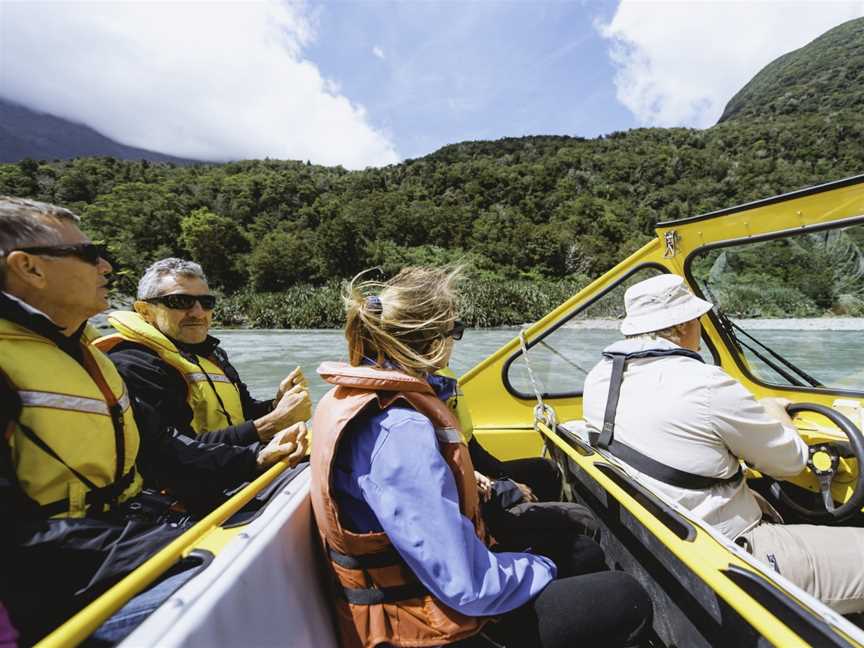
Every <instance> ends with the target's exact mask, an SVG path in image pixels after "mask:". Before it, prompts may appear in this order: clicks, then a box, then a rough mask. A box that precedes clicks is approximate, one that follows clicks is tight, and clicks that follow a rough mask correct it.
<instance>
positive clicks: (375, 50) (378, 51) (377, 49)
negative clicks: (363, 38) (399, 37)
mask: <svg viewBox="0 0 864 648" xmlns="http://www.w3.org/2000/svg"><path fill="white" fill-rule="evenodd" d="M372 53H373V54H374V55H375V56H377V57H378V58H379V59H381V60H382V61H383V60H384V59H385V58H386V57H385V56H384V50H382V49H381V48H380V47H378V46H377V45H376V46H375V47H373V48H372Z"/></svg>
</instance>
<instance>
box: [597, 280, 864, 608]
mask: <svg viewBox="0 0 864 648" xmlns="http://www.w3.org/2000/svg"><path fill="white" fill-rule="evenodd" d="M624 306H625V310H626V317H625V318H624V320H623V321H622V323H621V332H622V333H623V334H624V335H625V339H624V340H621V341H619V342H616V343H614V344H612V345H611V346H609V347H607V348H606V349H604V350H603V359H602V360H601V361H600V362H599V363H598V364H597V365H596V366H595V367H594V368H593V369H592V370H591V372H590V373H589V374H588V376H587V378H586V379H585V387H584V392H583V408H584V409H583V411H584V417H585V423H586V425H587V428H588V431H589V434H590V437H591V439H592V443H593V444H595V445H596V446H598V447H600V448H602V449H604V450H606V451H607V452H609V453H611V454H613V455H615V456H616V457H618V458H619V459H621V461H623V462H624V463H625V464H627V465H628V466H629V468H630V469H632V470H633V471H634V472H635V473H637V474H639V475H640V478H641V479H642V481H643V482H644V483H646V484H647V485H648V486H649V487H650V488H651V489H652V490H654V491H655V492H659V493H661V494H663V495H665V496H666V497H668V498H670V499H671V500H673V501H675V502H677V503H679V504H680V505H682V506H684V507H685V508H687V509H689V510H691V511H692V512H693V513H695V514H696V515H698V516H700V517H701V518H702V519H704V520H705V521H706V522H708V523H710V524H712V525H714V527H715V528H717V529H718V530H719V531H721V532H722V533H724V534H725V535H727V536H728V537H729V538H731V539H733V540H736V541H737V542H739V544H742V545H743V546H745V547H746V548H748V550H749V551H751V553H752V554H753V555H754V556H755V557H756V558H758V559H759V560H761V561H762V562H764V563H766V564H768V565H769V566H770V567H771V568H773V569H774V570H776V571H778V572H779V573H781V574H782V575H783V576H785V577H786V578H788V579H789V580H791V581H792V582H794V583H795V584H797V585H799V586H800V587H802V588H803V589H805V590H807V591H809V592H810V593H811V594H813V595H814V596H816V597H817V598H819V599H821V600H822V601H823V602H825V603H826V604H828V605H829V606H831V607H832V608H834V609H835V610H837V611H839V612H841V613H844V614H845V613H851V612H861V611H864V575H862V573H861V570H855V569H849V565H855V564H858V563H859V562H860V560H861V556H864V529H860V528H852V527H823V526H815V525H804V524H801V525H783V524H775V523H770V522H765V521H763V520H764V519H765V518H768V517H772V516H773V517H774V519H777V520H779V516H777V515H776V512H774V511H773V509H771V507H770V505H769V504H768V503H767V502H765V501H764V500H763V499H762V498H761V497H759V496H758V495H757V494H756V493H754V492H753V491H751V490H750V488H749V487H748V486H747V482H746V480H745V479H744V478H743V475H742V472H741V461H742V460H743V461H745V462H747V464H749V465H750V466H752V467H754V468H756V469H757V470H759V471H761V472H762V473H764V474H767V475H770V476H772V477H777V478H781V477H788V476H792V475H797V474H799V473H800V472H801V471H802V470H804V468H805V465H806V462H807V458H808V449H807V445H806V444H805V443H804V441H803V440H802V439H801V437H800V435H799V434H798V432H797V430H796V429H795V426H794V425H793V424H792V421H791V419H790V418H789V416H788V414H787V413H786V410H785V406H786V405H788V404H789V401H787V400H785V399H776V398H765V399H761V400H758V401H757V400H756V399H755V398H754V397H753V395H752V394H751V393H750V392H748V391H747V390H746V389H745V388H744V386H743V385H742V384H741V383H739V382H738V381H737V380H735V379H734V378H732V377H731V376H729V375H728V374H727V373H726V372H725V371H724V370H723V369H721V368H720V367H716V366H714V365H710V364H706V363H705V362H704V361H703V360H702V358H701V356H700V355H699V354H698V351H699V347H700V340H701V335H702V326H701V324H700V322H699V318H700V317H701V316H702V315H704V314H705V313H707V312H708V311H709V310H711V308H712V304H711V303H710V302H707V301H705V300H703V299H699V298H698V297H696V296H695V295H693V294H692V293H691V292H690V290H689V288H688V287H687V285H686V284H685V283H684V280H683V279H682V278H681V277H679V276H676V275H671V274H664V275H660V276H657V277H652V278H651V279H646V280H645V281H642V282H640V283H637V284H635V285H633V286H631V287H630V288H629V289H628V290H627V291H626V293H625V294H624Z"/></svg>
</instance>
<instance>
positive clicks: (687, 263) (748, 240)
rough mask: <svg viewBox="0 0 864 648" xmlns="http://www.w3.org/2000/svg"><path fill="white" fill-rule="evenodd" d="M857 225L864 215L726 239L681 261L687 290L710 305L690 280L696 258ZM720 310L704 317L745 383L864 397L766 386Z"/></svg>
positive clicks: (848, 392)
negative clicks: (733, 338)
mask: <svg viewBox="0 0 864 648" xmlns="http://www.w3.org/2000/svg"><path fill="white" fill-rule="evenodd" d="M860 224H864V215H860V216H853V217H851V218H841V219H840V220H836V221H831V222H829V223H820V224H818V225H797V226H795V227H790V228H788V229H784V230H780V231H777V232H770V233H768V234H760V235H757V236H745V237H738V238H734V239H727V240H724V241H716V242H712V243H708V244H706V245H703V246H700V247H698V248H696V249H694V250H692V251H691V252H690V253H689V254H688V255H687V258H686V259H684V277H685V278H686V280H687V283H689V284H690V287H691V288H692V290H693V292H694V294H696V295H697V296H698V297H701V298H702V299H706V300H708V301H711V300H710V299H709V297H707V296H706V295H705V293H704V292H703V291H702V287H701V286H700V284H699V282H697V281H696V279H695V277H694V276H693V272H692V266H693V262H694V261H695V260H696V257H698V256H701V255H703V254H706V253H707V252H710V251H711V250H716V249H719V248H725V247H733V246H735V245H746V244H755V243H762V242H764V241H773V240H776V239H782V238H789V237H791V236H795V235H796V234H804V233H809V232H823V231H825V230H833V229H840V228H842V227H848V226H850V225H860ZM712 303H713V302H712ZM719 306H720V305H719V304H715V307H714V308H712V309H711V310H710V311H708V313H706V316H707V317H708V318H709V319H710V320H711V323H712V324H713V325H714V329H715V330H716V331H717V335H718V337H719V340H718V343H721V344H723V346H724V347H726V349H728V351H729V355H730V356H731V357H732V359H733V360H734V361H735V364H736V365H737V366H738V369H739V370H740V371H741V373H742V374H743V375H744V376H746V377H747V379H748V380H750V381H752V382H753V383H754V384H756V385H759V386H761V387H765V388H766V389H774V390H776V389H780V390H783V391H790V392H801V393H805V394H822V395H826V396H835V395H836V396H853V397H857V398H861V397H862V396H864V387H862V388H861V389H859V390H852V389H843V388H840V387H811V386H809V385H804V386H798V385H788V384H781V383H772V382H767V381H765V380H763V379H761V378H759V377H757V376H756V375H754V373H753V372H752V371H750V368H749V367H748V365H747V362H746V359H745V358H744V356H743V352H740V351H739V350H738V345H737V344H736V343H735V341H734V340H732V339H730V338H729V334H728V333H727V331H726V327H725V326H723V324H722V323H721V322H720V318H719V317H718V316H717V314H716V312H715V311H716V309H717V308H718V307H719ZM748 333H749V331H748ZM826 333H830V331H826ZM754 337H755V338H756V339H759V336H758V335H754ZM862 371H864V367H862ZM817 378H818V376H817Z"/></svg>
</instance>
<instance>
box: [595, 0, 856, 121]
mask: <svg viewBox="0 0 864 648" xmlns="http://www.w3.org/2000/svg"><path fill="white" fill-rule="evenodd" d="M861 15H864V2H861V1H857V2H817V1H812V2H771V1H764V0H763V1H761V2H760V1H756V0H753V1H750V2H736V1H730V0H714V1H713V2H693V1H684V2H680V1H679V2H668V1H667V2H650V1H645V0H622V2H621V4H620V5H619V6H618V9H617V11H616V12H615V15H614V17H613V18H612V20H611V21H610V22H609V24H600V25H598V29H599V31H600V33H601V34H602V35H603V36H604V37H606V38H607V39H609V40H610V50H609V54H610V57H611V59H612V61H613V63H614V64H615V66H616V67H617V73H616V76H615V85H616V88H617V96H618V100H619V101H620V102H621V103H622V104H624V106H626V107H627V108H628V109H629V110H630V111H631V112H632V113H633V114H634V115H635V116H636V118H637V120H639V122H640V123H641V124H643V125H649V126H697V127H706V126H710V125H712V124H714V123H715V122H716V121H717V119H718V118H719V117H720V114H721V113H722V112H723V108H724V107H725V105H726V102H727V101H729V99H731V98H732V96H733V95H734V94H735V93H736V92H738V90H740V89H741V88H742V87H743V86H744V85H745V84H746V83H747V82H748V81H749V80H750V79H751V78H753V76H754V75H755V74H756V73H757V72H758V71H759V70H761V69H762V68H763V67H764V66H765V65H767V64H768V63H770V62H771V61H773V60H774V59H776V58H777V57H778V56H780V55H782V54H785V53H786V52H790V51H792V50H794V49H798V48H799V47H802V46H803V45H806V44H807V43H809V42H810V41H812V40H813V39H814V38H816V37H818V36H819V35H821V34H822V33H824V32H826V31H828V30H829V29H831V28H832V27H835V26H836V25H839V24H840V23H842V22H845V21H846V20H850V19H852V18H856V17H858V16H861Z"/></svg>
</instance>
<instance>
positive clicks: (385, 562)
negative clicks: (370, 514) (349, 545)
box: [327, 547, 405, 569]
mask: <svg viewBox="0 0 864 648" xmlns="http://www.w3.org/2000/svg"><path fill="white" fill-rule="evenodd" d="M327 550H328V553H329V554H330V560H332V561H333V562H334V563H336V564H337V565H339V566H340V567H344V568H345V569H380V568H381V567H392V566H394V565H404V564H405V561H403V560H402V556H400V555H399V552H398V551H396V549H394V548H393V547H390V548H389V549H387V550H385V551H379V552H376V553H371V554H363V555H361V556H349V555H348V554H343V553H341V552H339V551H336V550H335V549H333V548H332V547H328V548H327Z"/></svg>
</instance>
